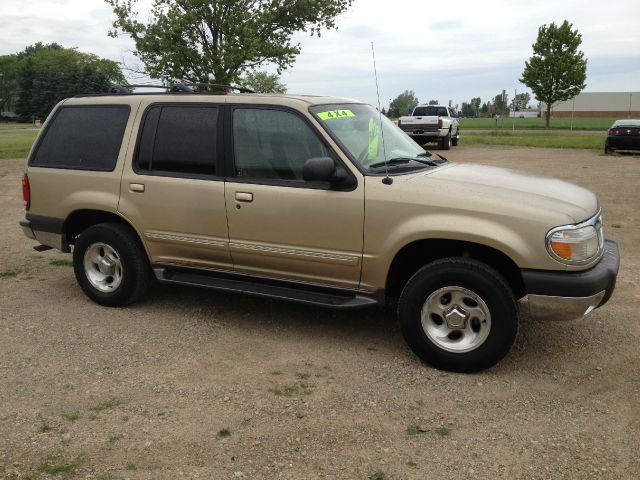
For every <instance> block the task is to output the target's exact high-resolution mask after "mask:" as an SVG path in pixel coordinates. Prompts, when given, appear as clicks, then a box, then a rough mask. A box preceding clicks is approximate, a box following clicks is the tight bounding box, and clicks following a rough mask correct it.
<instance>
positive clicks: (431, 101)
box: [429, 100, 440, 105]
mask: <svg viewBox="0 0 640 480" xmlns="http://www.w3.org/2000/svg"><path fill="white" fill-rule="evenodd" d="M429 105H440V102H439V101H438V100H429Z"/></svg>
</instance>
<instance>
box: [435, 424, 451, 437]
mask: <svg viewBox="0 0 640 480" xmlns="http://www.w3.org/2000/svg"><path fill="white" fill-rule="evenodd" d="M436 433H437V434H438V435H440V436H441V437H443V438H444V437H448V436H449V435H451V430H449V429H448V428H447V427H440V428H436Z"/></svg>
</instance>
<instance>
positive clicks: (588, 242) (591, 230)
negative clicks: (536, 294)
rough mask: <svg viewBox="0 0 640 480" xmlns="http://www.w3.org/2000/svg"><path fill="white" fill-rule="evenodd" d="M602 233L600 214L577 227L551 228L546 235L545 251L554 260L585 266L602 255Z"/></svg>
mask: <svg viewBox="0 0 640 480" xmlns="http://www.w3.org/2000/svg"><path fill="white" fill-rule="evenodd" d="M603 247H604V232H603V229H602V217H601V215H600V214H598V215H596V216H595V217H593V218H590V219H589V220H587V221H586V222H583V223H581V224H579V225H564V226H562V227H556V228H552V229H551V230H550V231H549V233H547V251H548V252H549V254H550V255H551V256H552V257H554V258H555V259H556V260H559V261H560V262H562V263H569V264H586V263H589V262H591V261H592V260H594V259H596V258H597V257H598V256H599V255H600V254H602V251H603Z"/></svg>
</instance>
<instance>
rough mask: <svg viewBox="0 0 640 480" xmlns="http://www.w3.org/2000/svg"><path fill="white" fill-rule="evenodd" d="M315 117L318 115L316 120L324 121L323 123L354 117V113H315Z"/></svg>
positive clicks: (343, 111)
mask: <svg viewBox="0 0 640 480" xmlns="http://www.w3.org/2000/svg"><path fill="white" fill-rule="evenodd" d="M316 115H318V118H320V120H324V121H325V122H326V121H327V120H332V119H334V118H342V117H355V116H356V115H355V113H353V112H352V111H351V110H329V111H326V112H318V113H316Z"/></svg>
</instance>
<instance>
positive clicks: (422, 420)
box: [0, 146, 640, 480]
mask: <svg viewBox="0 0 640 480" xmlns="http://www.w3.org/2000/svg"><path fill="white" fill-rule="evenodd" d="M448 156H449V158H450V159H452V160H456V161H462V162H467V161H475V162H480V163H485V164H491V165H498V166H508V167H513V168H518V169H521V170H527V171H531V172H536V173H545V174H548V175H552V176H556V177H560V178H563V179H566V180H570V181H573V182H576V183H579V184H581V185H584V186H586V187H588V188H591V189H593V190H595V191H596V192H597V193H598V195H599V197H600V200H601V202H602V204H603V208H604V218H605V224H606V231H607V235H608V236H609V237H610V238H612V239H614V240H616V241H617V242H618V243H619V246H620V250H621V255H622V267H621V272H620V276H619V277H618V287H617V290H616V293H615V294H614V296H613V298H612V300H611V302H610V303H609V304H608V305H607V306H606V307H605V308H603V309H602V310H597V311H595V312H594V313H593V314H592V315H591V316H589V317H587V318H586V319H583V320H576V321H570V322H558V323H553V322H541V323H534V322H531V321H530V320H529V319H527V318H526V317H525V318H524V319H523V322H522V325H521V330H520V334H519V338H518V340H517V343H516V346H515V347H514V349H513V350H512V352H511V353H510V354H509V356H508V357H507V358H506V359H505V360H503V361H502V362H501V363H500V364H499V365H498V366H496V367H494V368H493V369H491V370H489V371H487V372H483V373H481V374H476V375H459V374H451V373H444V372H440V371H437V370H434V369H431V368H429V367H427V366H425V365H424V364H422V363H421V362H420V361H418V359H417V358H416V357H415V356H414V355H413V354H412V353H411V352H410V351H409V350H408V349H407V348H406V347H405V345H404V342H403V340H402V338H401V336H400V334H399V332H398V329H397V327H396V323H395V317H394V315H395V312H394V309H393V308H391V307H388V308H386V309H372V310H361V311H355V312H336V311H331V310H324V309H320V308H312V307H306V306H299V305H295V304H289V303H285V302H280V301H273V300H266V299H258V298H251V297H248V296H240V295H233V294H227V293H219V292H215V291H207V290H199V289H191V288H175V287H167V286H162V285H160V286H156V287H155V289H154V291H153V292H152V294H151V295H150V296H149V298H148V299H147V300H146V301H144V302H142V303H139V304H136V305H134V306H132V307H130V308H126V309H117V310H113V309H108V308H103V307H99V306H97V305H95V304H93V303H91V302H90V301H89V300H88V299H87V298H86V297H85V296H84V295H83V294H82V293H81V291H80V289H79V288H78V287H77V286H76V283H75V279H74V277H73V271H72V269H71V268H70V267H69V266H68V264H67V261H68V260H69V259H70V257H69V256H65V255H62V254H60V253H57V252H53V251H49V252H44V253H37V252H35V251H34V250H33V249H32V247H33V245H34V244H33V242H31V241H28V240H27V239H25V238H24V237H23V235H22V232H21V231H20V229H19V228H18V220H19V219H20V218H21V217H22V215H23V212H22V199H21V192H20V179H19V177H20V175H21V168H22V163H23V161H22V160H0V206H1V209H0V228H1V231H2V235H1V236H0V406H1V408H0V478H8V479H14V478H47V476H48V475H53V474H58V475H68V476H71V477H74V478H101V479H105V480H106V479H109V478H113V479H124V478H142V479H147V478H150V479H156V478H159V479H173V478H203V479H204V478H213V479H227V478H287V479H288V478H291V479H306V478H336V479H367V478H370V477H371V478H378V479H382V478H385V479H405V478H406V479H413V478H416V479H418V478H420V479H424V478H435V479H449V478H451V479H466V478H487V479H494V478H505V479H520V478H522V479H550V478H551V479H559V478H562V479H564V478H566V479H585V478H597V479H601V478H603V479H621V478H628V479H636V478H639V476H640V460H639V454H638V452H639V450H640V354H639V350H638V344H639V343H640V324H639V321H638V313H637V308H638V306H639V305H640V287H639V286H638V285H639V284H640V273H639V272H640V217H639V214H638V211H639V207H640V158H639V157H637V156H636V157H634V156H614V157H605V156H603V155H601V154H599V153H597V152H593V151H578V150H544V149H524V148H471V147H464V146H462V147H458V148H454V149H453V150H452V151H451V152H450V153H449V155H448ZM376 475H377V476H376Z"/></svg>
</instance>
